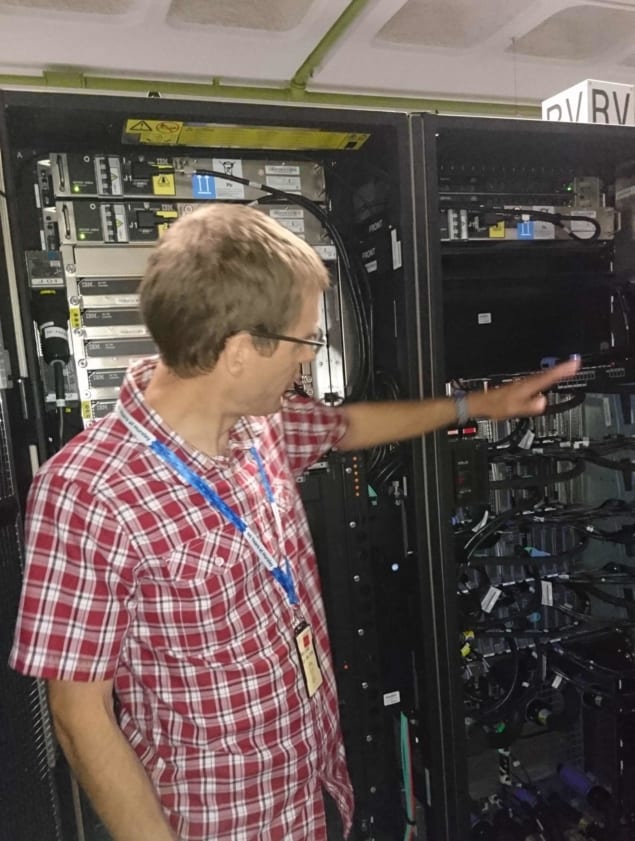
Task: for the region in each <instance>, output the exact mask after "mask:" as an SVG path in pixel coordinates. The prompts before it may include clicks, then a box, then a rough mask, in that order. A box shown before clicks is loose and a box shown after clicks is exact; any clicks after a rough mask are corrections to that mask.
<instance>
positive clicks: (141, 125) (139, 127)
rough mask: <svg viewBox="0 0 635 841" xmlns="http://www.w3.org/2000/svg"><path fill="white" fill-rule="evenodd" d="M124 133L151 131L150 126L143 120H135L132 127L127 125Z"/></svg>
mask: <svg viewBox="0 0 635 841" xmlns="http://www.w3.org/2000/svg"><path fill="white" fill-rule="evenodd" d="M126 131H152V126H151V125H149V123H146V121H145V120H137V122H136V123H134V124H133V125H130V124H128V126H127V127H126Z"/></svg>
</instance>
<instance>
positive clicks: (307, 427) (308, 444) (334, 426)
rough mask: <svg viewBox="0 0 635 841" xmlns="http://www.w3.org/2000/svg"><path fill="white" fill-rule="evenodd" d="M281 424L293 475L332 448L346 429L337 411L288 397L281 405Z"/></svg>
mask: <svg viewBox="0 0 635 841" xmlns="http://www.w3.org/2000/svg"><path fill="white" fill-rule="evenodd" d="M282 424H283V434H284V440H285V446H286V451H287V456H288V459H289V464H290V467H291V470H292V471H293V473H294V475H296V476H299V475H300V474H301V473H303V472H304V471H305V470H306V469H307V468H309V467H311V465H312V464H315V462H316V461H319V460H320V458H321V457H322V456H323V455H324V454H325V453H327V452H328V451H329V450H331V449H333V448H334V447H336V446H337V443H338V441H340V440H341V438H342V437H343V436H344V433H345V432H346V429H347V426H348V424H347V421H346V418H345V416H344V412H342V411H341V410H340V409H338V408H336V407H332V406H324V405H323V404H322V403H317V402H316V401H313V400H307V399H304V398H301V397H291V398H289V400H288V401H287V402H286V403H285V405H284V407H283V410H282Z"/></svg>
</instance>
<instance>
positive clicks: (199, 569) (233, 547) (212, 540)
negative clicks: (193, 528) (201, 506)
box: [163, 524, 245, 585]
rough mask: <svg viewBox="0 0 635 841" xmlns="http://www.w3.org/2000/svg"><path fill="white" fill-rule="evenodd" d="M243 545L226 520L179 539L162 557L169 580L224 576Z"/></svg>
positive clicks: (237, 557)
mask: <svg viewBox="0 0 635 841" xmlns="http://www.w3.org/2000/svg"><path fill="white" fill-rule="evenodd" d="M244 551H245V547H244V541H243V537H242V535H241V533H240V532H239V531H238V529H237V528H235V526H233V525H231V524H227V525H225V526H221V527H219V528H216V529H214V530H213V531H211V532H209V533H208V534H205V535H201V536H200V537H195V538H193V539H192V540H188V541H187V543H183V544H182V545H181V546H179V547H178V548H176V549H175V550H173V551H172V552H171V553H170V554H169V555H167V556H166V557H165V558H164V559H163V563H164V566H165V570H166V572H167V573H168V576H169V579H170V581H172V582H174V583H175V584H177V585H178V584H179V583H180V582H184V583H188V584H192V583H196V582H204V581H207V580H208V579H210V578H215V577H221V578H222V577H227V576H228V575H230V573H231V571H232V567H234V565H235V564H237V563H240V559H241V557H242V556H243V555H244Z"/></svg>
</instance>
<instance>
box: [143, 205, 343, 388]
mask: <svg viewBox="0 0 635 841" xmlns="http://www.w3.org/2000/svg"><path fill="white" fill-rule="evenodd" d="M328 285H329V276H328V273H327V271H326V269H325V267H324V264H323V263H322V261H321V260H320V258H319V257H318V256H317V254H316V253H315V251H314V250H313V249H312V248H311V247H310V246H309V245H307V244H306V243H305V242H304V241H303V240H301V239H300V238H299V237H297V236H296V235H295V234H293V233H291V232H290V231H288V230H287V229H286V228H284V227H283V226H282V225H280V224H279V223H278V222H276V221H275V220H274V219H272V218H271V217H270V216H267V214H265V213H263V212H262V211H260V210H257V209H255V208H253V207H247V206H244V205H231V204H221V203H218V204H208V205H203V206H202V207H200V208H198V209H197V210H195V211H194V212H193V213H191V214H188V215H186V216H183V217H181V218H180V219H179V220H178V221H177V222H175V224H174V225H172V226H171V227H170V228H169V230H168V231H166V233H165V234H164V235H163V236H162V237H161V239H160V240H159V242H158V244H157V246H156V247H155V249H154V250H153V252H152V254H151V255H150V258H149V260H148V264H147V267H146V271H145V274H144V276H143V280H142V282H141V287H140V293H141V312H142V314H143V318H144V321H145V323H146V325H147V327H148V329H149V331H150V333H151V335H152V338H153V339H154V341H155V342H156V344H157V347H158V349H159V353H160V354H161V358H162V359H163V362H164V363H165V364H166V365H167V366H168V367H169V368H171V369H172V370H173V371H174V372H175V373H176V374H178V375H179V376H184V377H188V376H194V375H196V374H199V373H204V372H207V371H210V370H211V369H212V368H213V367H214V365H215V364H216V361H217V360H218V357H219V355H220V353H221V351H222V349H223V346H224V344H225V342H226V340H227V339H228V338H229V337H230V336H232V335H234V334H236V333H239V332H240V331H242V330H247V331H250V330H260V331H265V332H268V333H282V332H284V331H285V330H286V329H287V328H289V326H291V325H293V324H294V323H295V321H296V320H297V319H298V318H299V316H300V312H301V309H302V304H303V302H304V300H305V297H306V295H307V294H308V293H309V292H312V291H320V290H323V289H325V288H326V287H327V286H328Z"/></svg>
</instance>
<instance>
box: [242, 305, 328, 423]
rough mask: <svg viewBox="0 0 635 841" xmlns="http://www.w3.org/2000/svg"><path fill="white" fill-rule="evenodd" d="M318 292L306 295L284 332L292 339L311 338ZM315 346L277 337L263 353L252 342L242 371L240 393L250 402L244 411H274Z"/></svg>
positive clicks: (315, 323)
mask: <svg viewBox="0 0 635 841" xmlns="http://www.w3.org/2000/svg"><path fill="white" fill-rule="evenodd" d="M320 298H321V294H320V293H319V292H315V293H313V292H312V293H310V294H307V296H306V297H305V299H304V303H303V306H302V310H301V312H300V316H299V318H298V319H297V321H296V323H295V324H293V325H291V326H289V328H288V329H286V330H285V331H284V334H285V335H286V336H290V337H293V338H296V339H311V338H313V337H314V336H315V333H316V330H317V327H318V322H319V306H320ZM315 353H316V348H314V347H312V346H311V345H303V344H299V343H296V342H288V341H284V340H282V339H280V340H278V346H277V347H276V349H275V351H274V352H273V353H272V354H271V355H269V356H267V355H264V354H262V353H261V352H259V351H258V348H257V347H256V346H255V345H254V353H253V354H251V357H252V358H251V364H250V366H249V370H247V371H246V372H245V381H244V385H245V392H244V396H245V398H247V399H248V402H249V404H250V408H249V409H245V414H252V415H267V414H271V413H273V412H277V411H278V410H279V408H280V402H281V399H282V396H283V394H284V393H285V391H288V390H289V389H291V388H293V383H294V381H295V380H296V378H297V375H298V369H299V367H300V365H301V364H302V363H303V362H311V361H312V360H313V358H314V357H315Z"/></svg>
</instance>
